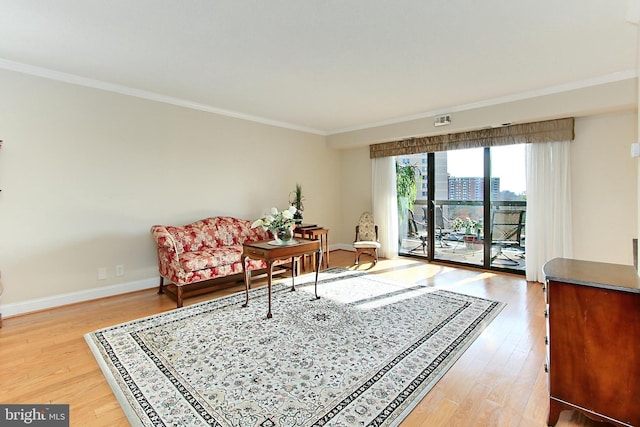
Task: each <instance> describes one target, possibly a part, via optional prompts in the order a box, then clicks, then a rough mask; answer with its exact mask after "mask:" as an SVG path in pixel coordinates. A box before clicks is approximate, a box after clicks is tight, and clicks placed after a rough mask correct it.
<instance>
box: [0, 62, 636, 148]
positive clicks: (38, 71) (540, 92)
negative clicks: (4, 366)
mask: <svg viewBox="0 0 640 427" xmlns="http://www.w3.org/2000/svg"><path fill="white" fill-rule="evenodd" d="M0 69H5V70H10V71H15V72H18V73H23V74H29V75H33V76H37V77H42V78H46V79H50V80H56V81H61V82H65V83H70V84H74V85H79V86H84V87H89V88H93V89H99V90H104V91H107V92H115V93H119V94H122V95H127V96H133V97H136V98H142V99H146V100H150V101H155V102H161V103H165V104H171V105H175V106H178V107H183V108H189V109H192V110H198V111H204V112H207V113H213V114H218V115H221V116H226V117H232V118H236V119H240V120H247V121H251V122H255V123H261V124H264V125H269V126H275V127H280V128H285V129H291V130H295V131H300V132H306V133H311V134H315V135H321V136H330V135H336V134H340V133H345V132H353V131H359V130H364V129H370V128H375V127H379V126H386V125H392V124H398V123H403V122H408V121H412V120H420V119H425V118H429V117H434V116H438V115H441V114H447V113H455V112H460V111H466V110H473V109H477V108H483V107H490V106H494V105H498V104H505V103H509V102H514V101H521V100H525V99H531V98H536V97H540V96H545V95H553V94H557V93H562V92H567V91H571V90H577V89H583V88H588V87H592V86H598V85H603V84H607V83H614V82H618V81H622V80H628V79H635V78H637V77H638V71H637V70H636V69H631V70H626V71H620V72H617V73H611V74H607V75H605V76H600V77H596V78H592V79H586V80H581V81H577V82H571V83H566V84H561V85H556V86H550V87H547V88H542V89H537V90H533V91H528V92H521V93H517V94H512V95H507V96H503V97H498V98H492V99H487V100H483V101H479V102H474V103H470V104H463V105H457V106H451V107H449V108H443V109H438V110H433V111H427V112H423V113H418V114H413V115H408V116H402V117H395V118H392V119H388V120H382V121H377V122H370V123H365V124H362V125H357V126H353V127H347V128H341V129H334V130H330V131H325V130H320V129H314V128H309V127H305V126H299V125H296V124H293V123H288V122H281V121H277V120H271V119H268V118H264V117H258V116H253V115H250V114H244V113H240V112H237V111H231V110H225V109H222V108H217V107H213V106H211V105H206V104H200V103H196V102H192V101H188V100H185V99H180V98H174V97H170V96H165V95H161V94H158V93H155V92H149V91H144V90H139V89H134V88H131V87H128V86H123V85H118V84H114V83H109V82H104V81H100V80H95V79H90V78H86V77H81V76H77V75H75V74H69V73H63V72H60V71H55V70H51V69H48V68H42V67H36V66H33V65H28V64H24V63H20V62H15V61H9V60H7V59H2V58H0Z"/></svg>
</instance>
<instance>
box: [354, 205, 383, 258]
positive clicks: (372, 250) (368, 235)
mask: <svg viewBox="0 0 640 427" xmlns="http://www.w3.org/2000/svg"><path fill="white" fill-rule="evenodd" d="M353 247H354V248H355V250H356V260H355V265H358V263H359V262H360V255H362V254H367V255H370V256H372V257H373V265H376V263H377V262H378V249H380V242H379V241H378V226H377V225H376V223H375V221H374V219H373V215H372V214H371V212H364V213H363V214H362V215H360V221H359V222H358V225H356V238H355V240H354V242H353Z"/></svg>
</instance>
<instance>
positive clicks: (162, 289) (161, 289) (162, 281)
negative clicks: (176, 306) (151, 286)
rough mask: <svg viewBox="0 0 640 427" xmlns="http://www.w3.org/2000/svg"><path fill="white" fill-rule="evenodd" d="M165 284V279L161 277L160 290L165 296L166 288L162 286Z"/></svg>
mask: <svg viewBox="0 0 640 427" xmlns="http://www.w3.org/2000/svg"><path fill="white" fill-rule="evenodd" d="M163 284H164V277H162V276H160V287H159V288H158V293H159V294H164V287H163V286H162V285H163Z"/></svg>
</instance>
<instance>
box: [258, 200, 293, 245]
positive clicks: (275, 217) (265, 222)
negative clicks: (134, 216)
mask: <svg viewBox="0 0 640 427" xmlns="http://www.w3.org/2000/svg"><path fill="white" fill-rule="evenodd" d="M296 210H297V208H296V207H295V206H290V207H289V209H285V210H283V211H278V209H276V208H271V213H270V214H269V215H265V216H263V217H262V218H259V219H257V220H255V221H254V222H253V224H251V228H256V227H262V228H263V229H265V230H269V231H271V233H272V234H273V236H274V237H275V240H276V243H277V244H288V243H289V242H290V241H291V240H292V239H293V224H294V222H295V221H294V219H293V215H294V214H295V213H296Z"/></svg>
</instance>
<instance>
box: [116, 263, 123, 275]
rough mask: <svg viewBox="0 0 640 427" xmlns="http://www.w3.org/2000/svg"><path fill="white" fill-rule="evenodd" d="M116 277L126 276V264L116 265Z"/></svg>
mask: <svg viewBox="0 0 640 427" xmlns="http://www.w3.org/2000/svg"><path fill="white" fill-rule="evenodd" d="M116 276H124V264H118V265H116Z"/></svg>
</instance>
